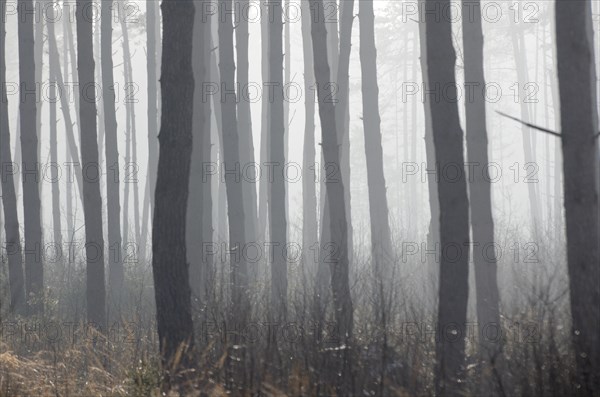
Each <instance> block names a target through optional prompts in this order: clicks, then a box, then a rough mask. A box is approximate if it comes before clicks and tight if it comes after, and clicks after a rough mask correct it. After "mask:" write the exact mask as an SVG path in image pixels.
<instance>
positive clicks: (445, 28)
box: [425, 0, 469, 395]
mask: <svg viewBox="0 0 600 397" xmlns="http://www.w3.org/2000/svg"><path fill="white" fill-rule="evenodd" d="M447 6H449V1H448V0H426V2H425V7H426V8H427V9H429V10H431V9H435V10H440V9H444V7H447ZM435 16H436V14H435V13H433V14H432V13H427V14H426V22H425V27H426V43H427V62H428V65H427V66H428V68H427V69H428V77H429V87H427V89H428V90H434V93H435V94H436V96H435V98H434V100H431V101H430V106H431V120H432V128H433V141H434V145H435V149H436V150H435V157H436V165H437V179H438V196H439V203H440V243H441V256H440V278H439V303H438V326H439V329H440V333H441V334H440V336H439V337H438V338H437V339H436V361H437V362H436V371H435V388H436V392H437V394H438V395H457V394H460V393H461V389H462V387H461V386H462V385H464V369H465V368H464V364H465V362H464V361H465V340H464V336H465V334H464V330H465V323H466V319H467V300H468V296H469V284H468V281H469V280H468V275H469V253H468V251H467V250H466V249H465V247H468V243H469V202H468V199H467V184H466V180H465V176H464V163H465V162H464V156H463V132H462V129H461V127H460V121H459V116H458V105H457V103H456V102H455V101H452V100H451V98H456V96H455V94H456V79H455V75H454V73H455V72H454V67H455V63H456V53H455V52H454V47H453V45H452V26H451V23H450V21H449V20H448V19H447V18H440V19H438V20H435V19H434V18H435ZM442 87H444V91H443V92H444V96H442ZM446 95H447V96H446ZM450 168H454V172H452V170H451V169H450Z"/></svg>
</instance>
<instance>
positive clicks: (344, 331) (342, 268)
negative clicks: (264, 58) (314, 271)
mask: <svg viewBox="0 0 600 397" xmlns="http://www.w3.org/2000/svg"><path fill="white" fill-rule="evenodd" d="M310 7H311V16H312V30H311V34H312V39H313V56H314V59H315V76H316V79H317V86H318V90H317V95H318V99H319V116H320V118H321V139H322V148H323V156H324V159H325V163H326V165H331V166H332V167H333V169H334V170H335V171H336V172H333V173H332V172H329V173H327V174H326V188H327V201H328V202H327V206H328V207H329V211H330V214H331V220H330V225H329V227H330V230H331V241H332V243H333V250H332V252H331V258H330V261H331V262H330V264H329V265H330V272H331V289H332V292H333V305H334V313H335V322H336V327H337V328H336V330H337V331H338V336H339V343H340V351H339V354H340V356H341V360H342V362H341V363H340V366H339V368H337V369H336V370H337V371H338V372H339V373H341V374H342V375H341V376H340V377H339V378H338V379H339V382H340V384H339V386H338V392H339V393H341V394H344V395H347V394H349V393H350V392H351V390H350V389H351V386H350V384H351V379H350V378H351V371H350V368H349V365H350V363H349V361H348V359H347V358H348V357H347V356H348V354H349V351H350V342H351V338H352V326H353V309H352V299H351V296H350V285H349V261H348V235H347V233H348V231H347V221H346V206H345V205H344V184H343V181H342V178H341V175H340V172H339V164H340V149H339V144H338V143H339V141H338V133H337V126H336V117H335V114H336V113H335V107H334V104H333V103H332V102H331V95H332V91H331V85H330V84H328V80H329V76H330V69H329V63H328V61H327V30H326V29H325V23H324V20H323V15H325V14H324V8H323V2H322V0H311V2H310Z"/></svg>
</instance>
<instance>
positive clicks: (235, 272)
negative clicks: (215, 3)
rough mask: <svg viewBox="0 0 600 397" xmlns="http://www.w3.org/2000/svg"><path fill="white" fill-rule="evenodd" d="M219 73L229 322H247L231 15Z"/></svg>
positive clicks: (222, 21)
mask: <svg viewBox="0 0 600 397" xmlns="http://www.w3.org/2000/svg"><path fill="white" fill-rule="evenodd" d="M219 7H220V8H221V9H224V10H225V9H232V8H231V7H232V2H231V0H219ZM219 70H220V73H221V90H220V92H221V116H222V127H223V130H222V136H223V155H224V156H223V157H224V158H223V160H224V161H223V168H224V170H225V175H224V179H225V184H226V189H227V215H228V218H229V250H230V252H232V255H230V266H231V302H230V305H231V306H230V316H231V320H233V321H235V324H236V326H237V325H243V324H245V323H246V321H247V318H248V314H249V306H250V302H249V301H248V269H247V264H246V260H245V258H244V255H243V248H244V247H245V244H246V237H245V230H246V226H245V225H246V220H245V214H244V198H243V186H242V183H241V170H240V168H239V165H240V149H239V133H238V122H237V109H236V108H237V106H236V93H235V84H234V80H235V61H234V56H233V21H232V15H231V13H225V15H221V17H220V18H219Z"/></svg>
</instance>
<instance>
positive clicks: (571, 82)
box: [556, 0, 600, 396]
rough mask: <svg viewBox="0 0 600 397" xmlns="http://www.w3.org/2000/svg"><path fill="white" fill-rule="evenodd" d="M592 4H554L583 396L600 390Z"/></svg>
mask: <svg viewBox="0 0 600 397" xmlns="http://www.w3.org/2000/svg"><path fill="white" fill-rule="evenodd" d="M591 24H592V19H591V2H590V1H577V2H566V1H562V0H561V1H557V2H556V40H557V42H556V43H557V66H558V83H559V95H560V108H561V114H560V116H561V132H562V135H563V136H562V153H563V159H564V161H563V172H564V193H565V215H566V226H567V260H568V273H569V291H570V295H571V316H572V327H573V331H572V338H573V344H574V348H575V361H576V367H577V379H576V382H577V384H578V385H579V387H578V388H579V389H580V390H581V395H584V396H592V395H596V394H597V393H598V391H599V390H600V325H599V324H600V313H599V311H598V307H599V305H600V284H599V283H598V279H600V267H599V266H598V264H600V231H599V218H598V217H599V212H598V173H599V170H598V161H599V156H598V142H597V140H598V135H597V134H598V101H597V98H596V84H595V82H596V69H595V62H594V61H595V60H594V58H595V57H594V46H593V43H594V41H593V36H592V25H591Z"/></svg>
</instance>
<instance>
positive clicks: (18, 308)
mask: <svg viewBox="0 0 600 397" xmlns="http://www.w3.org/2000/svg"><path fill="white" fill-rule="evenodd" d="M5 21H6V0H0V87H4V85H5V82H6V31H5ZM1 91H2V97H0V164H2V165H3V166H2V168H3V169H2V178H0V179H1V183H2V208H3V212H4V231H5V232H6V253H7V256H8V281H9V285H10V312H11V313H14V314H17V315H22V314H24V313H25V289H24V287H25V279H24V276H23V265H22V260H23V257H22V253H21V232H20V230H19V218H18V214H17V197H16V194H15V181H14V178H13V173H12V172H10V171H12V170H10V171H9V170H7V169H6V168H5V165H8V164H12V155H11V152H10V129H9V123H8V98H7V96H6V90H4V89H2V90H1Z"/></svg>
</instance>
